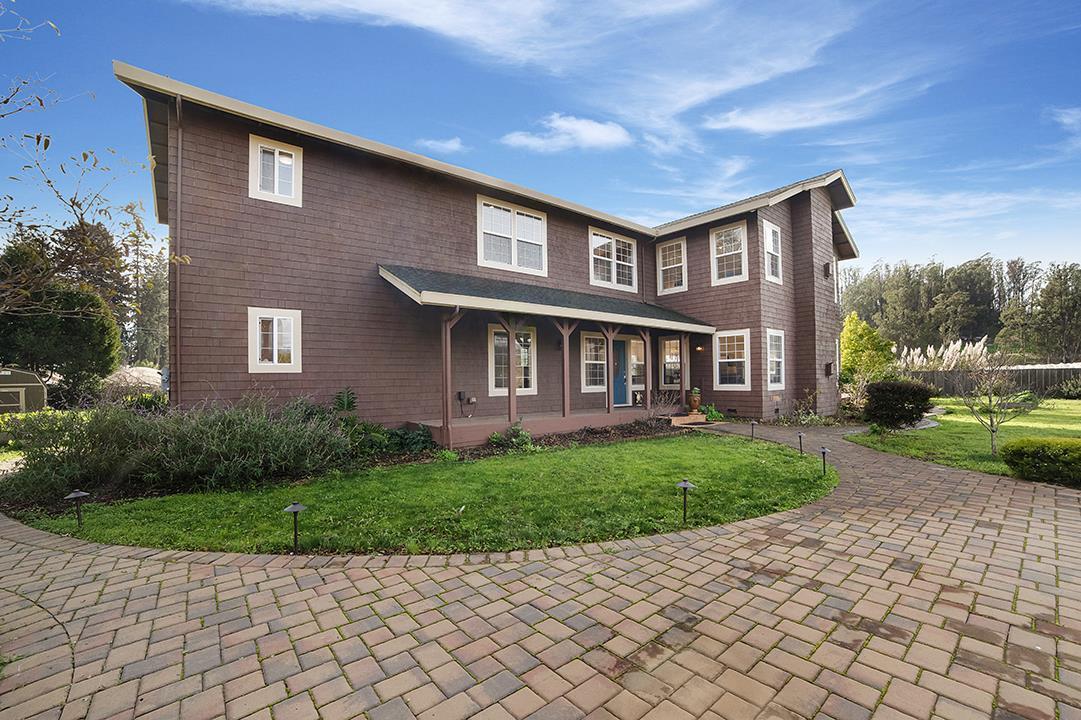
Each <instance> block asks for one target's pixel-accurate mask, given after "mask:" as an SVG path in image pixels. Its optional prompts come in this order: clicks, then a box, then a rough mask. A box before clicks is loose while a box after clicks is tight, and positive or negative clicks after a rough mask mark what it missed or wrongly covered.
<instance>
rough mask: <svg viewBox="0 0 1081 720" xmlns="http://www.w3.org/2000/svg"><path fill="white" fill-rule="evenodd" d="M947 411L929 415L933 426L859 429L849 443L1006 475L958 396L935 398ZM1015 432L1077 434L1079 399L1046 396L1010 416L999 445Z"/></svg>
mask: <svg viewBox="0 0 1081 720" xmlns="http://www.w3.org/2000/svg"><path fill="white" fill-rule="evenodd" d="M934 403H935V404H936V405H939V406H941V407H944V408H946V414H945V415H941V416H938V417H936V418H934V419H935V420H937V421H938V422H939V423H941V424H940V425H939V426H938V427H935V428H929V429H927V430H907V431H905V432H899V433H894V434H891V435H871V434H869V433H860V434H858V435H849V436H848V439H849V440H851V441H852V442H856V443H859V444H860V445H865V446H867V447H870V448H874V449H876V450H882V451H885V452H889V453H894V454H896V455H905V456H907V457H912V458H918V459H920V460H928V461H930V462H935V463H939V464H941V465H952V466H954V467H961V468H968V469H969V470H979V471H981V472H986V473H992V474H995V475H1009V474H1010V470H1009V468H1007V467H1006V463H1004V462H1002V459H1001V456H999V457H994V456H992V455H991V434H990V433H989V432H987V430H986V429H984V427H983V426H982V425H981V424H980V423H979V421H978V420H976V418H974V417H972V415H971V413H969V411H968V408H966V407H965V405H964V403H962V402H961V401H960V400H959V399H957V398H937V399H936V400H934ZM1020 437H1081V400H1048V401H1047V402H1046V403H1045V404H1044V405H1043V406H1041V407H1039V408H1037V409H1036V410H1034V411H1033V412H1031V413H1029V414H1028V415H1023V416H1021V417H1018V418H1014V419H1013V420H1010V421H1009V422H1007V423H1006V424H1005V425H1003V426H1002V429H1001V430H1000V431H999V438H998V446H999V449H1000V450H1001V448H1002V444H1003V443H1005V442H1006V441H1007V440H1012V439H1014V438H1020Z"/></svg>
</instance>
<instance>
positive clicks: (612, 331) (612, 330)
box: [600, 323, 622, 415]
mask: <svg viewBox="0 0 1081 720" xmlns="http://www.w3.org/2000/svg"><path fill="white" fill-rule="evenodd" d="M600 328H601V334H602V335H604V360H605V363H604V366H605V370H606V372H605V375H606V380H607V383H606V384H607V388H606V390H605V392H606V394H607V395H608V414H609V415H611V414H612V413H614V412H615V410H616V405H615V402H616V392H615V391H616V385H615V382H616V372H615V347H614V342H615V339H616V335H618V334H619V331H620V330H621V329H622V327H621V326H619V325H609V324H608V323H601V324H600Z"/></svg>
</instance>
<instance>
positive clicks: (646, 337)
mask: <svg viewBox="0 0 1081 720" xmlns="http://www.w3.org/2000/svg"><path fill="white" fill-rule="evenodd" d="M638 334H639V335H641V336H642V345H643V346H644V347H645V353H646V357H645V360H646V398H645V406H646V410H647V411H649V410H650V409H651V408H652V407H653V348H652V347H650V344H651V341H650V332H649V329H648V328H639V329H638Z"/></svg>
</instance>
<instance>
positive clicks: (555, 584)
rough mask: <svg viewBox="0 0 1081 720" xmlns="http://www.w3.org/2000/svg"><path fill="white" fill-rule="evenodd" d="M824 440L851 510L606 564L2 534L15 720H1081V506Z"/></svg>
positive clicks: (789, 436) (832, 502)
mask: <svg viewBox="0 0 1081 720" xmlns="http://www.w3.org/2000/svg"><path fill="white" fill-rule="evenodd" d="M726 429H727V430H730V431H732V432H742V430H743V427H741V426H732V427H729V428H726ZM757 432H758V434H759V435H760V436H762V437H765V438H769V439H773V440H777V441H782V442H792V441H794V440H795V439H796V437H795V430H794V429H786V428H778V427H763V426H759V427H758V431H757ZM805 432H806V433H807V437H805V439H804V441H805V443H807V444H808V446H809V447H814V448H817V447H819V446H820V445H823V444H825V445H828V446H829V447H830V449H831V450H832V451H833V454H832V455H831V456H830V460H831V461H833V462H834V463H835V464H836V465H837V467H838V469H839V471H840V474H841V478H842V480H841V485H840V487H839V488H838V489H837V491H836V492H834V493H833V494H832V495H830V496H829V497H827V498H824V499H823V500H821V501H819V502H817V503H814V504H812V505H809V506H807V507H804V508H800V509H798V510H793V511H789V512H785V513H780V514H777V515H772V516H769V517H764V518H758V519H754V520H747V521H743V522H739V523H734V524H731V525H727V526H723V527H716V528H705V529H698V530H689V531H686V532H681V533H671V534H668V535H663V536H656V537H647V538H637V539H633V540H623V541H619V542H608V543H597V544H591V545H586V546H582V547H565V548H553V549H549V550H533V551H520V552H512V553H493V554H474V555H453V556H415V557H407V556H394V557H386V556H356V557H288V556H273V555H238V554H226V553H209V552H177V551H159V550H151V549H141V548H129V547H112V546H103V545H95V544H90V543H85V542H82V541H78V540H73V539H70V538H61V537H57V536H54V535H49V534H47V533H43V532H40V531H37V530H33V529H31V528H27V527H24V526H22V525H20V524H18V523H16V522H14V521H12V520H10V519H8V518H5V517H3V516H0V654H2V655H3V656H4V658H5V659H7V660H10V662H9V664H8V665H7V666H6V667H5V668H4V671H3V674H2V676H0V718H3V720H23V719H24V718H31V717H33V718H38V717H40V718H54V719H55V718H60V717H63V718H99V717H100V718H113V717H117V718H119V717H123V718H147V719H152V718H177V717H180V718H191V719H193V720H199V719H201V718H217V717H228V718H234V717H236V718H242V717H252V718H264V719H265V720H273V719H275V718H287V717H288V718H308V717H312V718H314V717H321V718H327V719H334V720H348V719H349V718H368V720H379V719H380V718H403V719H405V720H411V719H413V718H417V717H420V718H433V719H437V720H444V719H446V720H451V719H453V718H467V717H476V718H482V719H502V720H505V719H507V718H514V719H516V720H522V719H523V718H530V719H532V720H538V719H542V718H583V717H588V718H589V719H590V720H602V719H610V718H617V719H618V720H641V718H650V719H653V718H664V719H675V718H702V719H706V720H717V719H718V718H726V719H727V718H754V717H761V718H791V717H815V718H822V720H829V718H835V719H836V720H841V719H843V718H870V717H875V718H922V719H924V720H927V719H928V718H935V717H937V718H969V717H987V716H990V715H994V716H995V717H1000V718H1017V717H1021V718H1032V719H1033V720H1044V719H1046V720H1055V718H1060V719H1061V720H1079V719H1081V492H1077V491H1074V490H1069V489H1065V488H1057V487H1052V486H1047V485H1040V484H1036V483H1024V482H1017V481H1014V480H1011V479H1009V478H999V477H991V476H987V475H982V474H979V473H974V472H968V471H964V470H956V469H950V468H943V467H937V466H934V465H929V464H926V463H922V462H919V461H916V460H909V459H906V458H899V457H894V456H890V455H884V454H880V453H877V452H875V451H873V450H869V449H866V448H863V447H860V446H857V445H854V444H851V443H847V442H845V441H844V440H843V439H842V438H841V432H842V431H840V430H838V429H832V428H823V429H809V430H805ZM675 498H676V496H675V494H673V499H674V500H675ZM691 502H692V503H693V502H694V498H693V496H692V498H691ZM316 511H317V510H316Z"/></svg>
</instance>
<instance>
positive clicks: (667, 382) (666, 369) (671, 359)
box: [661, 337, 682, 390]
mask: <svg viewBox="0 0 1081 720" xmlns="http://www.w3.org/2000/svg"><path fill="white" fill-rule="evenodd" d="M679 357H680V356H679V338H678V337H666V338H661V389H662V390H678V389H679V376H680V373H681V372H682V364H681V363H680V359H679Z"/></svg>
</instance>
